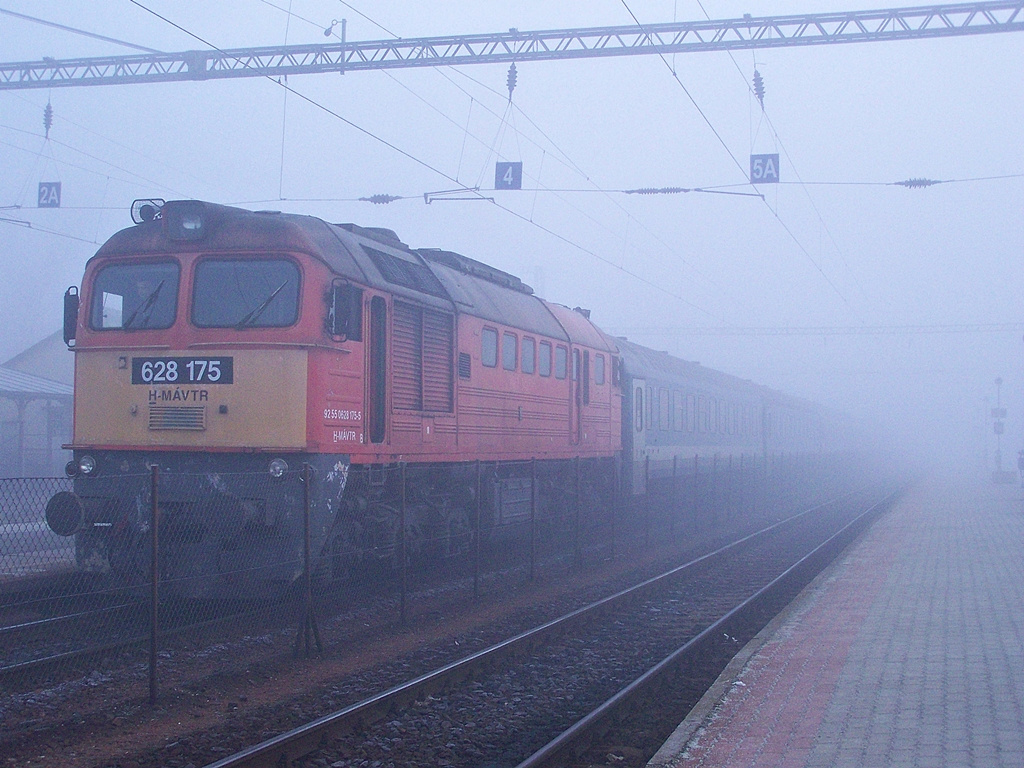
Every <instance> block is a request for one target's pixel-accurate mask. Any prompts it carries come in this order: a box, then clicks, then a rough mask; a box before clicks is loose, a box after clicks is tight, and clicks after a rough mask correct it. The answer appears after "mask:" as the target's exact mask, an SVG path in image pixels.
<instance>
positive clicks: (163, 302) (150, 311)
mask: <svg viewBox="0 0 1024 768" xmlns="http://www.w3.org/2000/svg"><path fill="white" fill-rule="evenodd" d="M180 271H181V270H180V268H179V267H178V263H177V262H175V261H168V262H161V263H156V264H111V265H109V266H106V267H103V268H102V269H101V270H100V271H99V272H98V273H97V274H96V279H95V280H94V281H93V289H92V303H91V305H90V307H89V327H90V328H92V329H93V330H95V331H102V330H111V329H121V330H125V331H128V330H141V329H144V328H170V327H171V326H172V325H174V318H175V315H176V314H177V308H178V276H179V273H180Z"/></svg>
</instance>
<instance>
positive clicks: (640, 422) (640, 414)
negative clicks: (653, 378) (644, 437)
mask: <svg viewBox="0 0 1024 768" xmlns="http://www.w3.org/2000/svg"><path fill="white" fill-rule="evenodd" d="M634 399H635V400H636V407H635V410H636V417H635V419H634V420H635V421H636V431H637V432H643V431H644V388H643V387H637V388H636V397H635V398H634Z"/></svg>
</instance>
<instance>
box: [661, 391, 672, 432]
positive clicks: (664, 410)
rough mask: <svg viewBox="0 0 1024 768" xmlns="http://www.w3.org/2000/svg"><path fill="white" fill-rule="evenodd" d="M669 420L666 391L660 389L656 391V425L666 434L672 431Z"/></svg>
mask: <svg viewBox="0 0 1024 768" xmlns="http://www.w3.org/2000/svg"><path fill="white" fill-rule="evenodd" d="M670 418H671V412H670V411H669V402H668V390H667V389H666V388H665V387H662V388H661V389H659V390H658V424H659V425H660V426H661V428H662V429H663V430H665V431H666V432H667V431H669V430H670V429H672V423H671V422H670V421H669V419H670Z"/></svg>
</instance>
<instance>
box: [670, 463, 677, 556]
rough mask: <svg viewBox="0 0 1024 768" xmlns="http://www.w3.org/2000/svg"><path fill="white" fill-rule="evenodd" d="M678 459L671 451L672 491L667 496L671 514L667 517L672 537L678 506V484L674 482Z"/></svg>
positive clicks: (674, 533)
mask: <svg viewBox="0 0 1024 768" xmlns="http://www.w3.org/2000/svg"><path fill="white" fill-rule="evenodd" d="M678 460H679V457H678V456H676V455H675V454H674V453H673V454H672V492H671V494H670V496H669V506H670V507H671V510H670V515H671V516H670V517H669V531H670V533H671V534H672V536H673V537H675V535H676V515H678V514H679V506H678V501H679V500H678V498H677V495H678V491H679V485H678V483H677V482H676V464H677V463H678Z"/></svg>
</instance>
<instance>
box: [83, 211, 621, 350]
mask: <svg viewBox="0 0 1024 768" xmlns="http://www.w3.org/2000/svg"><path fill="white" fill-rule="evenodd" d="M185 206H191V207H192V208H194V209H197V210H201V211H202V214H203V216H204V218H205V224H204V226H205V234H204V236H203V237H202V238H201V239H196V240H174V239H171V238H169V237H167V234H166V227H165V226H164V225H163V221H164V220H166V219H167V218H168V216H169V215H171V216H173V212H174V211H175V209H176V208H178V209H181V208H184V207H185ZM255 250H258V251H288V252H298V253H306V254H309V255H310V256H312V257H313V258H316V259H318V260H320V261H321V262H323V263H324V264H326V265H327V266H329V267H330V268H331V270H332V271H333V272H334V273H336V274H337V275H339V276H341V277H344V278H347V279H349V280H352V281H353V282H356V283H360V284H362V285H366V286H369V287H372V288H377V289H380V290H384V291H387V292H389V293H392V294H396V295H398V296H404V297H406V298H412V299H415V300H416V301H417V302H419V303H421V304H427V305H431V306H435V307H438V308H445V309H448V310H454V311H455V312H457V313H465V314H470V315H474V316H476V317H479V318H482V319H484V320H489V321H491V322H494V323H497V324H500V325H504V326H509V327H512V328H517V329H521V330H524V331H529V332H532V333H536V334H538V335H543V336H547V337H549V338H553V339H559V340H562V341H571V342H573V343H578V344H584V345H587V346H592V347H597V348H601V349H609V350H611V349H614V347H613V346H610V345H609V344H608V343H607V341H606V337H605V336H604V335H603V334H602V333H601V332H600V331H598V330H597V329H596V328H595V327H594V326H593V325H592V324H591V323H590V321H589V319H587V318H586V317H584V316H583V315H580V314H579V313H575V312H572V311H571V310H568V309H566V308H564V307H559V306H558V305H551V304H549V303H548V302H545V301H544V300H542V299H540V298H539V297H537V296H534V295H533V289H532V288H530V287H529V286H527V285H525V284H524V283H523V282H522V281H521V280H520V279H519V278H518V277H516V276H514V275H511V274H509V273H507V272H502V271H501V270H499V269H496V268H494V267H491V266H489V265H487V264H484V263H483V262H479V261H476V260H475V259H470V258H469V257H467V256H462V255H461V254H457V253H453V252H452V251H444V250H439V249H426V248H425V249H419V250H416V249H412V248H410V247H409V246H408V245H406V244H405V243H403V242H402V241H401V240H400V239H399V238H398V236H397V235H396V234H395V233H394V232H392V231H391V230H387V229H378V228H368V227H360V226H358V225H355V224H329V223H327V222H325V221H324V220H322V219H319V218H317V217H314V216H306V215H300V214H290V213H281V212H279V211H249V210H245V209H242V208H234V207H230V206H223V205H216V204H213V203H202V202H199V201H172V202H169V203H165V204H164V208H163V218H162V219H155V220H152V221H147V222H143V223H141V224H138V225H136V226H134V227H130V228H128V229H124V230H121V231H120V232H117V233H116V234H114V235H113V236H112V237H111V238H110V239H109V240H108V241H107V242H106V243H104V244H103V245H102V246H101V247H100V249H99V251H98V252H97V254H96V256H97V257H103V256H127V255H136V254H148V253H152V254H158V253H159V254H165V253H169V252H176V253H196V252H200V251H216V252H220V253H231V252H234V253H244V252H247V251H255Z"/></svg>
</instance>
